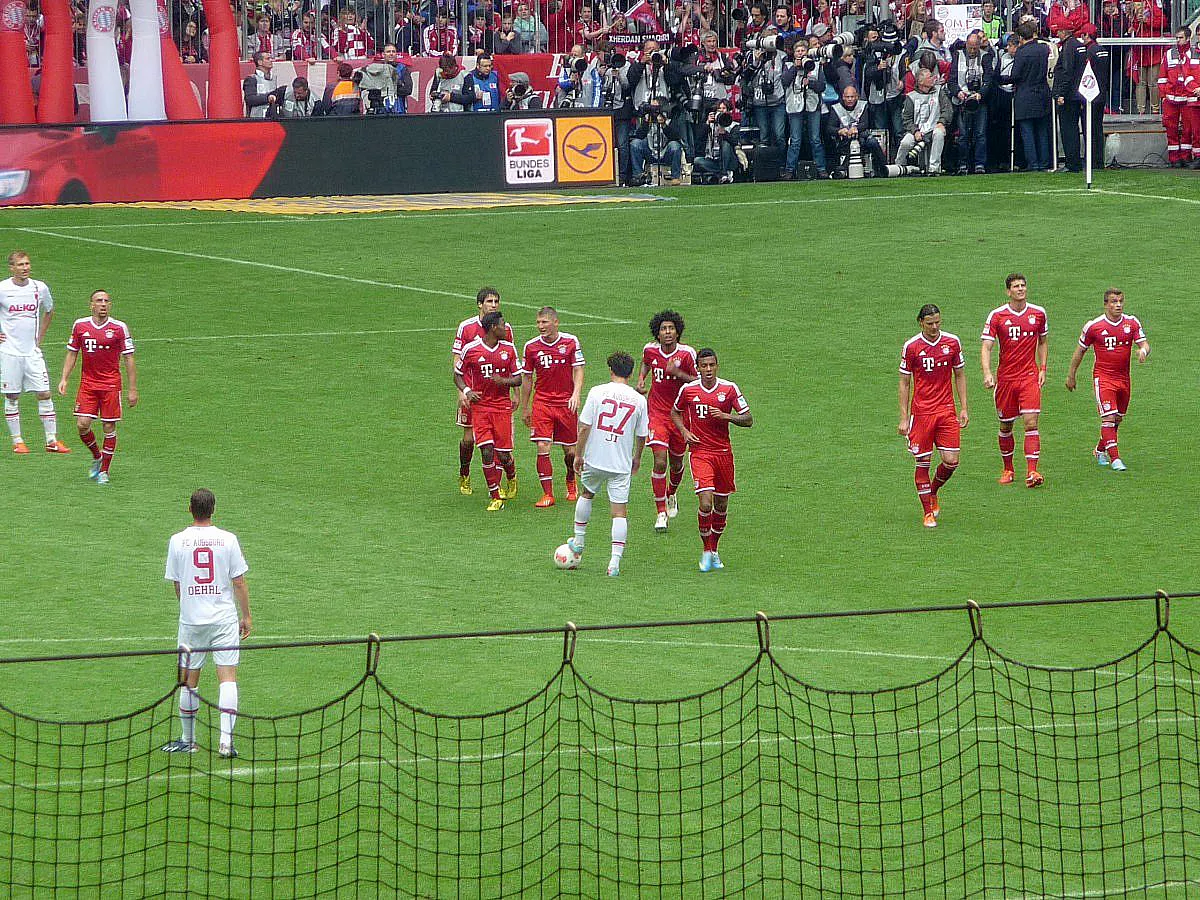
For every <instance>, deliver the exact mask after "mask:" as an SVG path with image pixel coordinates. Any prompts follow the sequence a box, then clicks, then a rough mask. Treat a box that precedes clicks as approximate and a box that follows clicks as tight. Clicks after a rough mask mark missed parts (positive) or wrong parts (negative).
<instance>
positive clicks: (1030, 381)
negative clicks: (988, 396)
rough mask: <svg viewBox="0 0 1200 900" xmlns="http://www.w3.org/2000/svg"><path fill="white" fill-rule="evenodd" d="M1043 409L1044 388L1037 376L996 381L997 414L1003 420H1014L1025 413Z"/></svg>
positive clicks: (1037, 411) (1038, 411)
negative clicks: (1038, 381) (1039, 383)
mask: <svg viewBox="0 0 1200 900" xmlns="http://www.w3.org/2000/svg"><path fill="white" fill-rule="evenodd" d="M1041 411H1042V389H1041V388H1040V387H1038V383H1037V376H1036V375H1032V376H1029V377H1026V378H1019V379H1011V380H1010V379H1007V378H1006V379H1004V380H1003V381H999V380H997V381H996V415H998V416H999V417H1000V421H1001V422H1014V421H1016V419H1017V418H1018V417H1019V416H1023V415H1024V414H1025V413H1040V412H1041Z"/></svg>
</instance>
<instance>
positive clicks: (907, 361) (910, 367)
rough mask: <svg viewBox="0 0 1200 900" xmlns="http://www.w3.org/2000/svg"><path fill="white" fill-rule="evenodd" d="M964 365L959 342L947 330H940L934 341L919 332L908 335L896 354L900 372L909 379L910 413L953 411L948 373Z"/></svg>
mask: <svg viewBox="0 0 1200 900" xmlns="http://www.w3.org/2000/svg"><path fill="white" fill-rule="evenodd" d="M964 365H966V360H964V359H963V352H962V342H961V341H960V340H959V339H958V338H957V337H956V336H955V335H953V334H951V333H950V332H948V331H943V332H942V333H941V334H940V335H938V339H937V340H936V341H930V340H929V339H928V338H926V337H925V335H923V334H918V335H917V336H916V337H913V338H911V339H910V340H909V341H908V343H906V344H905V345H904V351H903V352H902V353H901V355H900V374H902V375H911V376H912V380H913V396H912V405H911V406H910V408H909V413H910V415H913V416H924V415H930V414H932V413H939V412H951V413H952V412H954V390H953V388H952V387H951V381H952V379H951V375H952V374H953V371H954V370H955V369H961V368H962V367H963V366H964Z"/></svg>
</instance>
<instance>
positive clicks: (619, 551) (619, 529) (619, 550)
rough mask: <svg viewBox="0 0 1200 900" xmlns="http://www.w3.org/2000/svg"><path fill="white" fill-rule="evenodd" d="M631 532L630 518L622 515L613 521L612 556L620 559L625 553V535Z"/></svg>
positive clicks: (617, 559)
mask: <svg viewBox="0 0 1200 900" xmlns="http://www.w3.org/2000/svg"><path fill="white" fill-rule="evenodd" d="M628 534H629V520H628V519H626V518H624V517H622V518H620V519H613V521H612V558H613V559H614V560H616V561H619V560H620V559H621V557H622V556H623V555H624V554H625V537H626V536H627V535H628Z"/></svg>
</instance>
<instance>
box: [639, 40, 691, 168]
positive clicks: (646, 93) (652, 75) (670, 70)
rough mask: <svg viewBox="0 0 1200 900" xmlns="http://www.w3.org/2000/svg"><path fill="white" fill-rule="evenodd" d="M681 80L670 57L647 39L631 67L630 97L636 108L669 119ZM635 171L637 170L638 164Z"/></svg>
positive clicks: (677, 69) (653, 41)
mask: <svg viewBox="0 0 1200 900" xmlns="http://www.w3.org/2000/svg"><path fill="white" fill-rule="evenodd" d="M681 80H682V78H681V76H680V74H679V66H678V65H677V64H676V65H671V64H670V63H669V62H668V61H667V54H665V53H663V52H662V50H661V49H659V46H658V41H656V40H654V39H653V38H647V39H646V40H644V41H642V52H641V53H640V54H639V55H638V58H637V59H636V60H632V61H631V62H630V63H629V73H628V81H629V95H630V98H631V100H632V101H633V108H634V109H638V110H645V109H646V108H647V107H648V106H654V105H657V106H658V107H659V108H660V109H662V111H663V112H665V113H666V114H667V116H668V117H670V115H671V95H672V93H673V90H674V88H675V87H677V86H678V85H679V83H680V81H681ZM634 170H635V171H636V170H637V166H636V164H635V165H634Z"/></svg>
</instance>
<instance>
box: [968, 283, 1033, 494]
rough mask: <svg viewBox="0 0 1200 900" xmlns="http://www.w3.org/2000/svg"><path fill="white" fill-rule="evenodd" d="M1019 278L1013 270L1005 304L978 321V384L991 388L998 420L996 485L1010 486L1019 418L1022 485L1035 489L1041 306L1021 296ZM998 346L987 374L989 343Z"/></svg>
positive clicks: (1023, 285) (1024, 288) (1024, 286)
mask: <svg viewBox="0 0 1200 900" xmlns="http://www.w3.org/2000/svg"><path fill="white" fill-rule="evenodd" d="M1028 292H1029V289H1028V285H1027V284H1026V281H1025V276H1024V275H1022V274H1021V273H1020V272H1013V273H1012V274H1011V275H1009V276H1008V277H1007V278H1005V279H1004V293H1006V294H1008V302H1007V303H1006V304H1004V305H1003V306H999V307H997V308H996V309H993V310H992V311H991V312H990V313H988V317H987V321H986V322H984V323H983V335H982V338H983V349H982V350H981V351H980V359H981V362H982V363H983V386H984V387H985V388H987V389H988V390H992V389H993V388H995V391H996V415H997V416H999V418H1000V459H1001V461H1002V462H1003V463H1004V469H1003V471H1002V472H1001V473H1000V483H1001V484H1012V483H1013V480H1014V478H1015V475H1014V472H1013V451H1014V450H1015V449H1016V439H1015V438H1014V437H1013V423H1014V422H1015V421H1016V420H1017V417H1018V416H1020V418H1021V421H1022V424H1023V426H1024V429H1025V485H1026V487H1031V488H1032V487H1041V486H1042V484H1043V483H1045V480H1046V479H1045V478H1043V477H1042V473H1041V472H1039V471H1038V457H1039V456H1040V455H1041V446H1042V439H1041V436H1040V435H1039V434H1038V415H1039V414H1040V413H1041V411H1042V385H1043V384H1045V383H1046V358H1047V355H1048V353H1049V343H1048V341H1047V339H1046V334H1047V329H1046V310H1044V309H1042V308H1041V307H1040V306H1034V305H1033V304H1032V303H1030V302H1028V300H1027V299H1026V297H1027V295H1028ZM993 346H995V347H997V348H998V349H999V350H1000V365H999V366H997V367H996V374H995V376H993V375H992V347H993Z"/></svg>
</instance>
